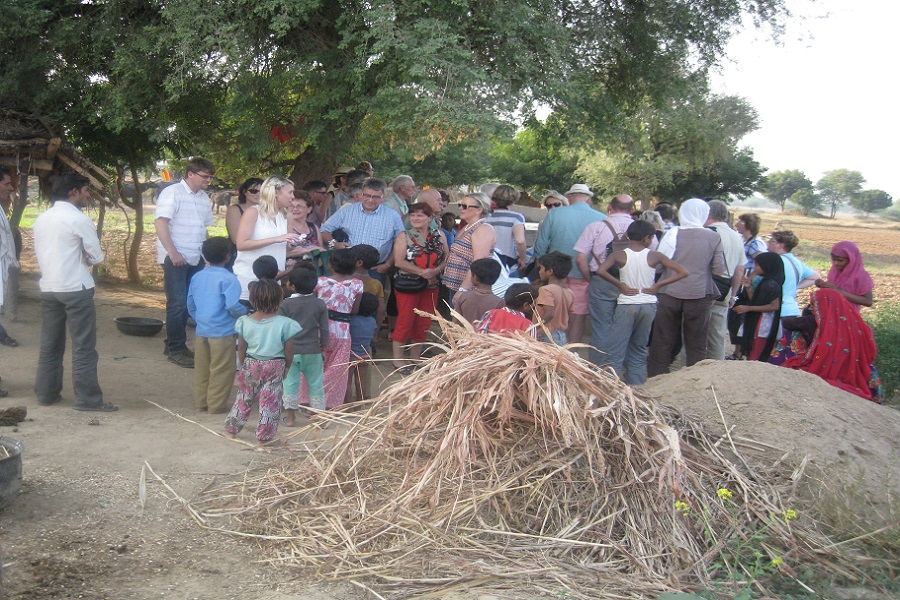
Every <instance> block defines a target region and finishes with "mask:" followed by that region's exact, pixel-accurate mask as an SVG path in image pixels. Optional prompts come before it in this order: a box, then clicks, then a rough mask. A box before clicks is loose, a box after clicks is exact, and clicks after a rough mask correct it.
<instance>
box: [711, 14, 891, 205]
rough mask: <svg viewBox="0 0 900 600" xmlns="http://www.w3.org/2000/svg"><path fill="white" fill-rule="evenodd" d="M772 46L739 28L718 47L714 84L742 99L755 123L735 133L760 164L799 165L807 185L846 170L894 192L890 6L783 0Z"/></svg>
mask: <svg viewBox="0 0 900 600" xmlns="http://www.w3.org/2000/svg"><path fill="white" fill-rule="evenodd" d="M787 3H788V7H789V9H790V10H791V11H792V12H793V13H794V14H795V17H794V19H792V20H791V21H790V22H789V24H788V27H787V29H786V32H785V34H784V35H783V37H782V38H781V43H780V45H779V44H778V43H776V42H775V41H773V40H772V38H771V36H770V34H769V32H768V31H766V30H755V29H752V28H750V29H748V30H745V31H744V32H742V33H741V34H739V35H738V36H737V37H736V38H735V39H734V40H732V42H731V44H730V45H729V47H728V58H727V59H725V60H724V61H723V64H722V69H721V70H720V72H719V73H718V74H717V75H714V77H713V85H714V91H716V92H718V93H727V94H733V95H738V96H743V97H744V98H747V99H748V100H749V101H750V103H751V104H752V105H753V106H754V107H755V108H756V110H757V111H758V112H759V117H760V122H761V126H760V129H759V130H758V131H756V132H754V133H752V134H750V135H749V136H747V137H746V138H744V140H743V144H745V145H748V146H750V147H752V148H753V149H754V154H755V156H756V159H757V160H758V161H759V162H760V163H762V164H763V165H764V166H765V167H768V169H769V171H770V172H771V171H780V170H783V169H800V170H801V171H803V172H804V173H806V176H807V177H809V178H810V179H811V180H812V181H813V183H815V182H816V180H818V179H819V177H821V176H822V173H824V172H825V171H829V170H831V169H840V168H846V169H854V170H857V171H860V172H861V173H862V174H863V176H864V177H865V178H866V180H867V181H866V183H865V185H864V187H865V188H867V189H872V188H874V189H882V190H885V191H886V192H888V193H889V194H891V195H892V196H893V197H894V198H895V199H897V198H898V197H900V164H898V161H900V152H898V149H897V145H898V144H900V117H898V115H900V106H898V105H900V95H898V88H900V83H898V80H897V79H898V73H900V67H898V65H897V57H898V56H900V50H898V48H897V44H898V42H897V32H896V29H897V26H898V22H900V3H897V2H893V1H884V0H820V1H819V2H815V3H812V2H810V1H809V0H787Z"/></svg>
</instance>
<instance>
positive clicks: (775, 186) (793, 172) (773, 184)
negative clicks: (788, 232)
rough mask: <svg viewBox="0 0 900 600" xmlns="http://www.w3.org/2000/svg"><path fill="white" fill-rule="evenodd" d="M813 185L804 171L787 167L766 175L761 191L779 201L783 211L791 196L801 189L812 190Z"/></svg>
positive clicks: (769, 197) (767, 196)
mask: <svg viewBox="0 0 900 600" xmlns="http://www.w3.org/2000/svg"><path fill="white" fill-rule="evenodd" d="M812 187H813V184H812V181H810V180H809V179H808V178H807V177H806V175H804V174H803V171H799V170H797V169H787V170H784V171H775V172H774V173H770V174H768V175H766V178H765V180H764V181H763V185H762V190H761V191H762V193H763V195H764V196H765V197H766V198H768V199H769V200H771V201H773V202H777V203H778V205H779V206H781V210H782V211H783V210H784V203H785V202H787V201H788V200H790V199H791V196H793V195H794V194H796V193H797V192H799V191H800V190H811V189H812ZM807 198H808V197H807Z"/></svg>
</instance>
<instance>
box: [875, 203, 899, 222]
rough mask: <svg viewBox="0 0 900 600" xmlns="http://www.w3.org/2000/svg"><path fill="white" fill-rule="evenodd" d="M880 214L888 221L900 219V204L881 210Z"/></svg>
mask: <svg viewBox="0 0 900 600" xmlns="http://www.w3.org/2000/svg"><path fill="white" fill-rule="evenodd" d="M878 216H879V217H881V218H882V219H884V220H886V221H900V206H898V205H897V204H894V205H893V206H892V207H890V208H889V209H887V210H884V211H881V212H879V213H878Z"/></svg>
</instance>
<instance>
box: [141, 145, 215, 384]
mask: <svg viewBox="0 0 900 600" xmlns="http://www.w3.org/2000/svg"><path fill="white" fill-rule="evenodd" d="M215 172H216V169H215V167H213V164H212V163H211V162H209V161H208V160H206V159H205V158H192V159H191V160H190V162H189V163H188V164H187V167H186V168H185V175H184V179H182V180H181V181H180V182H178V183H176V184H174V185H170V186H169V187H167V188H166V189H164V190H163V191H162V192H160V194H159V198H158V199H157V200H156V214H155V219H156V220H155V223H156V237H157V241H156V262H158V263H159V264H161V265H162V268H163V283H164V288H165V291H166V341H165V344H166V348H165V354H168V355H169V361H170V362H173V363H175V364H176V365H178V366H179V367H184V368H186V369H193V368H194V353H193V352H192V351H191V350H190V349H188V347H187V333H186V329H187V319H188V311H187V293H188V287H189V286H190V285H191V278H192V277H193V276H194V274H195V273H197V272H198V271H200V270H201V269H202V268H203V267H204V265H205V263H204V262H203V257H202V256H201V255H200V247H201V246H202V245H203V242H204V240H206V228H207V227H209V226H210V225H212V222H213V214H212V207H211V206H210V203H209V195H208V194H207V193H206V191H205V190H206V189H207V188H208V187H209V183H210V181H212V178H213V175H214V174H215Z"/></svg>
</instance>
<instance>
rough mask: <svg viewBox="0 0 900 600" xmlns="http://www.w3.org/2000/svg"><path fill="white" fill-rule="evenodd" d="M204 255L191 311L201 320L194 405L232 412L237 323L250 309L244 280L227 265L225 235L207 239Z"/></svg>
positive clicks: (189, 302) (228, 252)
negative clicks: (244, 295)
mask: <svg viewBox="0 0 900 600" xmlns="http://www.w3.org/2000/svg"><path fill="white" fill-rule="evenodd" d="M201 252H202V254H203V258H205V259H206V262H208V263H209V266H207V267H206V268H205V269H203V270H202V271H200V272H198V273H197V274H196V275H194V277H193V278H192V279H191V285H190V287H189V288H188V297H187V306H188V313H189V314H190V315H191V317H193V319H194V320H195V321H196V322H197V337H196V340H195V348H196V350H195V357H194V407H195V408H196V409H197V410H199V411H202V412H206V411H209V412H210V413H214V414H215V413H224V412H228V408H229V405H230V402H229V399H230V397H231V386H232V383H233V382H234V365H235V360H236V357H237V354H236V350H235V345H234V335H235V334H234V324H235V321H237V318H238V317H240V316H241V315H244V314H246V313H247V310H246V309H245V308H244V306H243V305H242V304H241V302H240V299H241V284H240V282H239V281H238V278H237V276H236V275H235V274H234V273H232V272H230V271H228V270H227V269H226V268H225V265H226V264H227V263H228V261H229V260H231V243H230V242H229V241H228V238H225V237H211V238H209V239H207V240H206V241H205V242H203V247H202V248H201Z"/></svg>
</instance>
